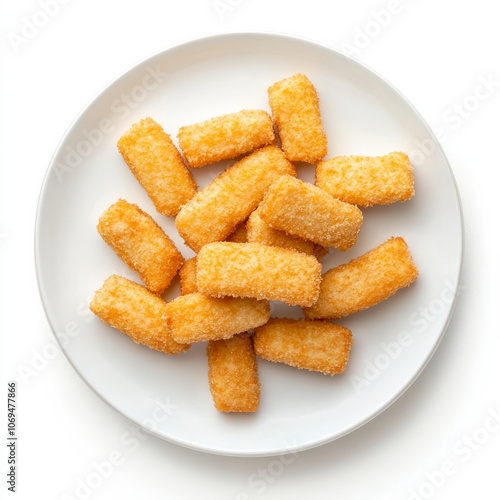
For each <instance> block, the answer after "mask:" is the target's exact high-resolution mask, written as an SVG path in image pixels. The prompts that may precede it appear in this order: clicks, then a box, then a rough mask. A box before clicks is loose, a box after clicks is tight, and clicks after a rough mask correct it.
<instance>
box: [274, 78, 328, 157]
mask: <svg viewBox="0 0 500 500" xmlns="http://www.w3.org/2000/svg"><path fill="white" fill-rule="evenodd" d="M268 94H269V106H270V107H271V110H272V113H273V118H274V121H275V123H276V125H277V127H278V130H279V134H280V138H281V145H282V147H283V151H284V152H285V154H286V157H287V158H288V159H289V160H290V161H307V162H309V163H316V162H317V161H318V160H319V159H321V158H323V157H324V156H325V155H326V152H327V139H326V135H325V132H324V130H323V124H322V122H321V115H320V111H319V99H318V95H317V93H316V89H315V88H314V86H313V84H312V83H311V82H310V81H309V79H308V78H307V77H306V76H304V75H301V74H300V73H299V74H296V75H294V76H291V77H290V78H285V79H284V80H281V81H279V82H276V83H275V84H274V85H272V86H271V87H269V89H268Z"/></svg>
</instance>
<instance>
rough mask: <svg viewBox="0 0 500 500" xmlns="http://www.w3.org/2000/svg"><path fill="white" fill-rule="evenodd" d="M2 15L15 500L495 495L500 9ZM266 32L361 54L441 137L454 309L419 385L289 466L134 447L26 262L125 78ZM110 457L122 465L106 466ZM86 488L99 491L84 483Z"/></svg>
mask: <svg viewBox="0 0 500 500" xmlns="http://www.w3.org/2000/svg"><path fill="white" fill-rule="evenodd" d="M54 2H55V3H54ZM47 3H48V4H49V3H51V2H47ZM5 4H6V2H4V3H3V6H2V12H1V14H0V20H1V21H0V22H1V26H2V40H1V44H0V50H1V52H2V56H1V61H2V73H1V74H2V78H1V82H0V85H1V93H0V99H1V107H0V110H1V113H0V123H1V130H0V141H1V163H0V168H1V180H0V190H1V192H0V200H1V203H2V206H1V209H0V217H1V221H0V255H1V257H0V259H1V260H0V263H1V272H2V274H1V278H0V283H1V301H0V303H1V308H2V310H1V313H0V322H1V342H2V345H1V348H0V353H1V361H2V363H1V366H2V373H1V387H2V393H1V394H0V399H1V400H2V404H1V408H2V417H1V420H0V421H1V430H0V436H2V435H4V434H6V421H5V416H6V399H7V381H8V380H16V381H17V383H18V401H17V410H18V434H19V441H18V448H17V452H18V459H19V464H18V478H17V492H16V493H15V495H17V498H21V499H32V498H39V499H43V500H44V499H69V498H84V497H86V498H91V499H110V498H120V499H123V500H125V499H135V498H143V497H144V498H151V499H156V498H169V499H170V498H172V499H198V498H204V499H240V500H243V499H247V498H258V499H281V498H286V499H290V498H292V499H294V498H297V499H299V498H300V499H302V498H338V499H343V500H344V499H356V500H357V499H360V500H361V499H362V500H366V499H369V500H371V499H384V500H392V499H410V498H417V499H418V498H437V499H454V500H457V499H458V500H460V499H466V498H471V497H474V498H500V483H499V482H498V464H499V462H500V423H498V424H495V423H494V420H493V418H492V416H491V415H497V419H498V420H499V421H500V394H499V387H500V382H499V381H500V363H499V362H498V358H499V354H500V339H499V333H498V331H499V327H498V321H497V314H496V310H497V308H498V304H497V296H498V291H497V286H496V285H497V280H498V279H499V278H500V275H499V266H498V259H497V258H496V257H497V249H496V246H495V244H496V243H497V241H498V238H496V237H495V236H496V235H497V234H498V226H499V224H498V217H497V215H496V208H497V203H496V201H497V200H496V198H497V193H498V183H499V181H500V177H499V174H498V170H499V168H500V165H499V160H498V153H497V150H498V142H499V119H498V117H499V116H500V65H499V60H500V59H499V55H500V54H499V52H500V50H499V47H500V30H498V26H497V23H498V16H497V15H496V13H495V11H494V10H493V7H492V5H493V2H491V1H490V0H476V1H474V2H470V1H469V2H461V3H458V2H454V1H452V0H441V1H437V2H432V1H430V0H413V1H411V0H399V1H398V0H382V1H381V0H361V1H358V2H340V1H333V2H332V1H331V2H327V1H319V0H309V1H307V2H298V1H296V0H293V1H290V0H289V1H285V0H277V1H270V0H267V1H264V0H221V1H219V2H213V0H192V1H180V0H175V1H163V2H158V1H153V0H141V1H140V2H139V1H136V0H129V1H128V2H119V1H118V0H108V1H106V2H98V1H97V0H87V1H85V2H83V1H80V2H78V1H76V0H73V1H66V2H65V5H63V3H62V1H60V2H57V1H56V0H54V1H53V2H52V5H53V6H52V10H51V17H50V18H47V16H45V20H46V21H47V22H46V23H45V25H44V26H41V27H39V28H37V27H35V28H34V29H33V28H32V29H31V31H29V29H28V28H26V25H27V23H28V22H29V21H37V22H38V24H41V23H43V21H44V15H43V14H40V12H43V9H42V4H43V0H42V1H31V0H30V1H28V0H23V1H18V2H9V9H8V10H7V9H6V7H5ZM54 5H55V7H54ZM46 8H48V7H46ZM56 11H57V12H56ZM37 16H38V17H37ZM255 30H263V31H273V32H280V33H286V34H293V35H299V36H304V37H307V38H310V39H312V40H316V41H319V42H322V43H325V44H327V45H330V46H332V47H334V48H338V49H344V50H347V51H351V52H355V53H354V55H355V56H356V57H357V58H358V59H360V60H361V61H363V62H364V63H366V64H367V65H368V66H370V67H371V68H373V69H375V70H376V71H377V72H379V73H380V74H381V75H382V76H384V77H385V78H387V79H388V80H389V81H390V82H392V83H393V84H394V85H395V86H396V87H397V88H398V89H399V90H400V91H401V92H402V93H403V94H404V95H406V97H407V98H408V99H409V100H410V101H411V102H412V103H413V104H414V105H415V106H416V108H417V109H418V110H419V111H420V112H421V114H422V115H423V116H424V118H425V119H426V120H427V121H428V123H429V124H430V125H431V127H432V128H434V129H441V132H442V134H441V142H442V145H443V147H444V150H445V152H446V154H447V156H448V159H449V161H450V163H451V166H452V169H453V172H454V174H455V177H456V180H457V183H458V186H459V189H460V194H461V199H462V204H463V211H464V219H465V220H464V223H465V261H464V266H463V276H462V283H461V289H460V296H459V298H458V302H457V307H456V310H455V313H454V316H453V319H452V321H451V323H450V325H449V328H448V331H447V334H446V336H445V338H444V340H443V341H442V343H441V345H440V347H439V350H438V351H437V353H436V354H435V356H434V357H433V359H432V360H431V362H430V364H429V365H428V366H427V368H426V370H425V371H424V372H423V374H422V375H421V376H420V377H419V378H418V379H417V381H416V382H415V383H414V384H413V385H412V386H411V387H410V389H409V390H408V391H407V392H406V393H405V394H404V395H403V396H402V397H401V398H400V399H399V400H398V401H396V403H394V404H393V405H392V406H391V407H390V408H389V409H387V410H386V411H385V412H384V413H382V414H381V415H380V416H378V417H377V418H376V419H375V420H373V421H371V422H370V423H368V424H366V425H365V426H364V427H362V428H361V429H358V430H357V431H355V432H353V433H352V434H350V435H348V436H346V437H344V438H342V439H339V440H337V441H335V442H333V443H330V444H328V445H325V446H322V447H320V448H317V449H313V450H309V451H305V452H301V453H299V454H297V455H291V456H288V457H283V458H282V459H281V460H280V458H279V457H278V458H269V457H267V458H251V459H242V458H230V457H221V456H213V455H207V454H202V453H198V452H195V451H191V450H187V449H184V448H180V447H178V446H176V445H173V444H170V443H167V442H163V441H161V440H159V439H157V438H154V437H147V436H146V437H145V435H143V434H140V437H141V439H140V440H139V439H137V440H135V441H133V440H131V441H130V442H129V444H123V437H124V436H131V433H132V432H133V431H134V426H132V424H131V423H130V422H128V421H127V420H126V419H125V418H124V417H122V416H121V415H120V414H118V413H117V412H116V411H115V410H113V409H112V408H110V407H109V406H108V405H107V404H106V403H104V402H103V401H102V400H100V399H99V398H98V397H97V396H96V395H95V394H94V393H93V392H92V391H91V390H90V389H89V388H88V387H87V385H86V384H85V383H84V382H83V381H82V380H81V379H80V378H79V377H78V375H77V374H76V373H75V371H74V370H73V368H72V367H71V366H70V364H69V363H68V361H67V360H66V359H65V358H64V356H63V355H62V354H61V352H60V351H59V349H58V348H57V347H56V344H55V340H54V337H53V335H52V333H51V331H50V328H49V326H48V324H47V321H46V319H45V316H44V313H43V310H42V306H41V303H40V299H39V296H38V290H37V286H36V276H35V268H34V258H33V230H34V220H35V213H36V205H37V198H38V193H39V189H40V186H41V183H42V179H43V176H44V174H45V170H46V167H47V165H48V163H49V161H50V158H51V155H52V153H53V151H54V150H55V148H56V146H57V144H58V141H59V140H60V138H61V137H62V135H63V133H64V132H65V130H66V128H67V127H68V126H69V124H70V123H71V121H72V120H73V118H74V117H75V116H76V115H77V114H78V112H79V111H80V110H81V109H82V108H83V107H84V106H85V105H86V104H87V102H88V101H89V100H90V99H91V98H93V97H94V96H95V95H96V94H97V93H98V92H99V91H100V90H101V89H102V88H103V87H104V86H106V85H107V84H108V83H109V82H110V81H111V80H112V79H114V78H115V77H116V76H117V75H118V74H120V73H122V72H123V71H124V70H125V69H128V68H129V67H130V66H131V65H133V64H135V63H137V62H139V61H140V60H142V59H143V58H145V57H147V56H149V55H151V54H153V53H155V52H157V51H160V50H162V49H164V48H166V47H168V46H171V45H174V44H177V43H179V42H182V41H186V40H188V39H190V38H194V37H198V36H201V35H206V34H212V33H222V32H230V31H255ZM28 35H29V38H28ZM485 81H488V82H490V83H489V84H488V85H487V86H485V85H484V83H483V84H482V83H481V82H485ZM478 86H479V87H478ZM480 87H481V88H480ZM485 89H486V90H485ZM478 90H479V94H477V95H478V97H480V99H478V98H477V97H475V93H476V92H477V91H478ZM132 443H134V444H132ZM4 446H5V445H4V444H3V443H2V449H4V451H3V452H2V453H1V454H0V460H1V466H0V470H1V471H2V476H1V477H2V478H4V479H2V481H1V483H2V484H0V497H1V498H4V497H5V498H9V497H11V496H12V497H13V498H15V496H14V494H13V493H10V492H8V491H7V484H6V481H5V479H6V476H5V475H4V473H5V472H6V469H7V456H6V448H4ZM105 461H106V462H110V461H114V465H113V466H112V470H111V468H110V466H107V467H106V466H105V465H103V462H105ZM99 464H101V465H100V466H99ZM96 467H97V469H99V467H100V469H99V470H100V471H101V472H100V476H97V474H98V473H97V472H96ZM103 467H104V468H103ZM436 471H444V472H436ZM104 476H105V477H104ZM89 480H90V483H91V485H92V487H91V488H90V489H89V488H88V487H86V488H85V487H82V486H81V485H82V484H83V482H88V481H89ZM79 485H80V486H79ZM412 492H415V494H413V493H412Z"/></svg>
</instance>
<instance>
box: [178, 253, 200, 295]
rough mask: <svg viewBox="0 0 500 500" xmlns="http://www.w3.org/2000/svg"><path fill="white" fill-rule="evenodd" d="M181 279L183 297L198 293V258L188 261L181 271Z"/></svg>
mask: <svg viewBox="0 0 500 500" xmlns="http://www.w3.org/2000/svg"><path fill="white" fill-rule="evenodd" d="M179 278H180V284H181V295H188V294H189V293H196V292H197V291H198V285H197V284H196V257H193V258H192V259H189V260H186V262H184V264H183V265H182V267H181V268H180V269H179Z"/></svg>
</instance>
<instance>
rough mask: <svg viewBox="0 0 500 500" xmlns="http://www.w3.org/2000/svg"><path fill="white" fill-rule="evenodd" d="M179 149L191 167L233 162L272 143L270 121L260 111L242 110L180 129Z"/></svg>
mask: <svg viewBox="0 0 500 500" xmlns="http://www.w3.org/2000/svg"><path fill="white" fill-rule="evenodd" d="M177 137H178V138H179V145H180V147H181V149H182V152H183V153H184V156H185V157H186V160H187V161H188V163H189V166H190V167H193V168H198V167H204V166H205V165H209V164H210V163H215V162H217V161H221V160H229V159H231V158H236V157H237V156H240V155H242V154H245V153H249V152H250V151H253V150H254V149H256V148H258V147H261V146H265V145H266V144H271V143H272V142H273V141H274V129H273V121H272V119H271V117H270V116H269V115H268V114H267V113H266V112H265V111H263V110H260V109H244V110H242V111H239V112H238V113H231V114H229V115H223V116H218V117H216V118H212V119H211V120H207V121H204V122H201V123H195V124H194V125H188V126H186V127H181V128H180V129H179V134H178V135H177Z"/></svg>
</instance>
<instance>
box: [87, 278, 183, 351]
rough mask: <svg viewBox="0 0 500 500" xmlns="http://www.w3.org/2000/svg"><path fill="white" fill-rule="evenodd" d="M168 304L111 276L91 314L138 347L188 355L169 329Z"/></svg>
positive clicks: (124, 279)
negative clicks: (166, 320) (125, 336)
mask: <svg viewBox="0 0 500 500" xmlns="http://www.w3.org/2000/svg"><path fill="white" fill-rule="evenodd" d="M166 309H167V303H166V302H165V301H164V300H163V299H162V298H161V297H160V296H159V295H156V294H154V293H152V292H150V291H149V290H148V289H147V288H145V287H143V286H142V285H138V284H137V283H134V282H133V281H130V280H128V279H126V278H122V277H121V276H117V275H115V274H114V275H112V276H110V277H109V278H108V279H107V280H106V281H105V282H104V284H103V286H102V287H101V289H100V290H98V291H97V292H96V294H95V296H94V298H93V300H92V302H91V303H90V310H91V311H92V312H93V313H94V314H95V315H96V316H98V317H99V318H100V319H101V320H102V321H104V322H105V323H107V324H108V325H110V326H112V327H113V328H116V329H117V330H120V331H121V332H122V333H125V334H126V335H128V336H129V337H130V338H131V339H132V340H133V341H134V342H136V343H137V344H143V345H146V346H148V347H150V348H151V349H156V350H157V351H161V352H164V353H165V354H177V353H180V352H182V351H186V350H187V349H188V348H189V346H187V345H185V344H178V343H177V342H175V340H174V339H173V338H172V335H171V334H170V332H169V331H168V329H167V325H166V324H165V320H164V316H165V313H166Z"/></svg>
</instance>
